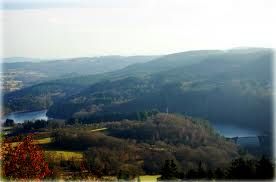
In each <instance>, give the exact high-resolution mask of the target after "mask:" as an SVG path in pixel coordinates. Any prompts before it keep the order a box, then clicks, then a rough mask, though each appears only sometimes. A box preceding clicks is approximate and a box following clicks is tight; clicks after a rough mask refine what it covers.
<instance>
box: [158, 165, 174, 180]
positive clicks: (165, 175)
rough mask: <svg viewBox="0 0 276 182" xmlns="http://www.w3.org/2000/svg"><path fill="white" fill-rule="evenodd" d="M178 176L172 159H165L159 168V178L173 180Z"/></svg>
mask: <svg viewBox="0 0 276 182" xmlns="http://www.w3.org/2000/svg"><path fill="white" fill-rule="evenodd" d="M177 178H178V169H177V166H176V164H175V163H174V161H173V160H166V161H165V164H164V166H163V168H162V170H161V178H160V179H161V180H174V179H177Z"/></svg>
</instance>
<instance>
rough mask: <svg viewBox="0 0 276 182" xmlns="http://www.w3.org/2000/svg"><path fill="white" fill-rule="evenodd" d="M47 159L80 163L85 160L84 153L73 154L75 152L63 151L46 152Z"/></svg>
mask: <svg viewBox="0 0 276 182" xmlns="http://www.w3.org/2000/svg"><path fill="white" fill-rule="evenodd" d="M45 155H46V157H49V158H51V159H52V160H54V161H57V162H59V161H60V160H71V159H74V160H76V161H80V160H82V159H83V153H82V152H73V151H62V150H46V151H45Z"/></svg>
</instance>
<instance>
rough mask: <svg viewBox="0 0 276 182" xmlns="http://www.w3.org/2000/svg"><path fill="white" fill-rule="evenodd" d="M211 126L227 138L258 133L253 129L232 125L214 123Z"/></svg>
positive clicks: (258, 133)
mask: <svg viewBox="0 0 276 182" xmlns="http://www.w3.org/2000/svg"><path fill="white" fill-rule="evenodd" d="M213 127H214V128H215V129H216V130H217V132H218V133H219V134H221V135H223V136H225V137H229V138H232V137H248V136H257V135H260V132H258V131H254V130H253V129H248V128H242V127H239V126H234V125H226V124H214V125H213Z"/></svg>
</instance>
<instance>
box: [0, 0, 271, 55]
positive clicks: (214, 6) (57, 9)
mask: <svg viewBox="0 0 276 182" xmlns="http://www.w3.org/2000/svg"><path fill="white" fill-rule="evenodd" d="M57 2H58V3H57ZM2 5H3V6H2V8H1V10H0V11H1V12H2V16H1V18H0V21H1V23H2V29H1V31H2V33H3V37H2V39H3V41H2V42H4V44H3V45H2V50H3V53H4V55H2V56H4V57H13V56H24V57H38V58H65V57H80V56H98V55H110V54H112V55H142V54H166V53H173V52H180V51H186V50H194V49H224V48H231V47H237V46H238V47H239V46H254V47H256V46H258V47H275V40H273V37H275V32H276V28H275V26H276V25H275V21H276V2H275V0H82V1H81V0H4V1H3V4H2ZM273 43H274V44H273Z"/></svg>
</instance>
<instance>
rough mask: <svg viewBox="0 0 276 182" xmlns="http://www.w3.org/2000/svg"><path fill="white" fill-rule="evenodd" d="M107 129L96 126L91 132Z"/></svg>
mask: <svg viewBox="0 0 276 182" xmlns="http://www.w3.org/2000/svg"><path fill="white" fill-rule="evenodd" d="M103 130H107V128H98V129H93V130H91V131H92V132H96V131H103Z"/></svg>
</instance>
